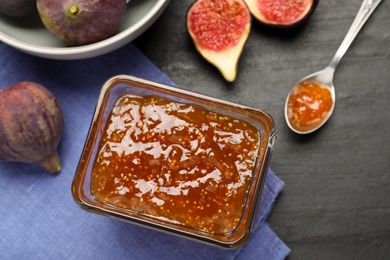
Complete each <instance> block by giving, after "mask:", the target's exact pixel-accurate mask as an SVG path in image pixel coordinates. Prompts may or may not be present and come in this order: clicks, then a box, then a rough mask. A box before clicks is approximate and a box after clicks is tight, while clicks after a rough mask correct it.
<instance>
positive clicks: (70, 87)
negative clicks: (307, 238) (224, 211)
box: [0, 44, 290, 260]
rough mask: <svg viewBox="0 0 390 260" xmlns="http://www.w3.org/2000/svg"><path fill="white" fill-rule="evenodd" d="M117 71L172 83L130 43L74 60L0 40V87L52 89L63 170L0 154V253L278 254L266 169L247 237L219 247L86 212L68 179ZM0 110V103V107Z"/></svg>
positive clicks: (278, 186)
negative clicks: (30, 84)
mask: <svg viewBox="0 0 390 260" xmlns="http://www.w3.org/2000/svg"><path fill="white" fill-rule="evenodd" d="M118 74H128V75H134V76H137V77H141V78H145V79H149V80H153V81H157V82H161V83H166V84H170V85H174V84H173V82H171V81H170V80H169V79H168V78H167V77H166V76H165V75H164V74H163V73H162V72H160V71H159V70H158V69H157V68H156V67H155V66H154V65H153V64H152V63H151V62H150V61H149V60H148V59H147V58H146V57H145V56H144V55H143V54H142V53H141V52H140V51H139V50H138V49H137V48H136V47H135V46H134V45H132V44H129V45H127V46H125V47H123V48H121V49H119V50H117V51H115V52H112V53H109V54H106V55H103V56H100V57H96V58H91V59H87V60H80V61H55V60H48V59H43V58H38V57H34V56H31V55H28V54H25V53H22V52H19V51H17V50H14V49H13V48H11V47H9V46H7V45H5V44H2V45H1V46H0V89H2V88H4V87H6V86H8V85H11V84H13V83H16V82H18V81H24V80H28V81H34V82H37V83H40V84H42V85H43V86H45V87H47V88H48V89H49V90H50V91H52V92H53V93H54V94H55V95H56V96H57V98H58V100H59V102H60V104H61V107H62V109H63V113H64V119H65V129H64V135H63V138H62V141H61V143H60V146H59V154H60V157H61V160H62V171H61V172H60V173H59V174H49V173H47V172H45V171H44V170H43V169H41V168H40V167H39V166H37V165H32V164H23V163H15V162H0V259H96V260H99V259H169V260H171V259H267V260H268V259H270V260H272V259H284V258H285V257H286V256H287V255H288V254H289V252H290V249H289V248H288V247H287V246H286V245H285V244H284V243H283V242H282V241H281V240H280V239H279V238H278V237H277V236H276V235H275V233H274V232H273V231H272V230H271V228H270V227H269V225H268V224H267V223H266V218H267V216H268V214H269V213H270V211H271V208H272V206H273V204H274V202H275V199H276V197H277V195H278V194H279V192H280V191H281V190H282V188H283V185H284V183H283V182H282V181H281V180H280V179H279V178H278V177H277V176H276V175H275V174H274V173H273V172H272V171H271V170H269V172H268V176H267V180H266V184H265V188H264V193H263V197H262V200H261V205H260V210H259V213H258V216H257V218H256V226H255V229H254V232H253V234H252V237H251V238H250V240H249V241H248V243H247V244H246V245H244V246H243V247H241V248H239V249H236V250H223V249H218V248H214V247H211V246H207V245H203V244H200V243H196V242H192V241H189V240H186V239H182V238H178V237H175V236H172V235H168V234H163V233H160V232H157V231H152V230H149V229H145V228H142V227H138V226H134V225H131V224H127V223H123V222H121V221H117V220H113V219H109V218H106V217H103V216H99V215H95V214H91V213H88V212H86V211H84V210H82V209H81V208H79V207H78V206H77V204H76V203H75V202H74V200H73V198H72V195H71V183H72V180H73V176H74V172H75V170H76V167H77V163H78V160H79V157H80V155H81V151H82V149H83V146H84V142H85V138H86V136H87V132H88V129H89V125H90V121H91V118H92V114H93V111H94V108H95V104H96V100H97V97H98V94H99V91H100V88H101V86H102V85H103V83H104V82H105V81H106V80H107V79H109V78H111V77H112V76H115V75H118ZM0 113H1V111H0Z"/></svg>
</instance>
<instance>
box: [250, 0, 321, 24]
mask: <svg viewBox="0 0 390 260" xmlns="http://www.w3.org/2000/svg"><path fill="white" fill-rule="evenodd" d="M244 1H245V3H246V4H247V5H248V7H249V10H250V11H251V13H252V15H253V17H254V18H255V19H256V20H257V21H258V22H260V23H261V24H263V25H265V26H268V27H271V28H276V29H296V28H298V27H300V26H302V25H303V24H305V23H306V22H307V20H308V19H309V18H310V17H311V15H312V14H313V13H314V11H315V9H316V7H317V5H318V2H319V0H308V1H307V3H308V4H310V6H308V8H307V9H306V11H305V12H304V15H303V16H301V17H300V18H299V19H297V20H294V21H287V20H286V21H272V20H267V18H266V17H265V16H264V14H262V13H261V11H260V10H259V7H258V6H257V5H258V0H244Z"/></svg>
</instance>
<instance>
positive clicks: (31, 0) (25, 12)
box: [0, 0, 37, 18]
mask: <svg viewBox="0 0 390 260" xmlns="http://www.w3.org/2000/svg"><path fill="white" fill-rule="evenodd" d="M36 11H37V7H36V1H35V0H0V13H2V14H5V15H7V16H11V17H17V18H19V17H26V16H30V15H32V14H34V13H35V12H36Z"/></svg>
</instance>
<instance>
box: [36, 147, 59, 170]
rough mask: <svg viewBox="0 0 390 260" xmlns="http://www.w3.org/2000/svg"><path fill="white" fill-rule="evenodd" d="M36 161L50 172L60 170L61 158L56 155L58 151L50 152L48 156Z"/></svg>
mask: <svg viewBox="0 0 390 260" xmlns="http://www.w3.org/2000/svg"><path fill="white" fill-rule="evenodd" d="M37 163H38V164H39V165H41V166H42V167H43V168H45V169H46V170H47V171H48V172H50V173H56V172H59V171H61V160H60V156H59V155H58V151H55V152H54V153H52V154H50V155H49V156H47V157H46V158H44V159H42V160H40V161H39V162H37Z"/></svg>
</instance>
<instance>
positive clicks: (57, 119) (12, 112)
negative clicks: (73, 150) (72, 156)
mask: <svg viewBox="0 0 390 260" xmlns="http://www.w3.org/2000/svg"><path fill="white" fill-rule="evenodd" d="M0 111H1V113H0V160H3V161H14V162H23V163H36V164H39V165H41V166H42V167H43V168H45V169H46V170H47V171H49V172H51V173H55V172H59V171H60V170H61V162H60V158H59V155H58V151H57V148H58V145H59V143H60V140H61V137H62V133H63V128H64V119H63V115H62V111H61V107H60V104H59V102H58V100H57V98H56V97H55V96H54V94H52V93H51V92H50V91H49V90H47V89H46V88H45V87H43V86H41V85H39V84H37V83H34V82H28V81H23V82H18V83H15V84H13V85H11V86H8V87H6V88H4V89H2V90H0Z"/></svg>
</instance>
